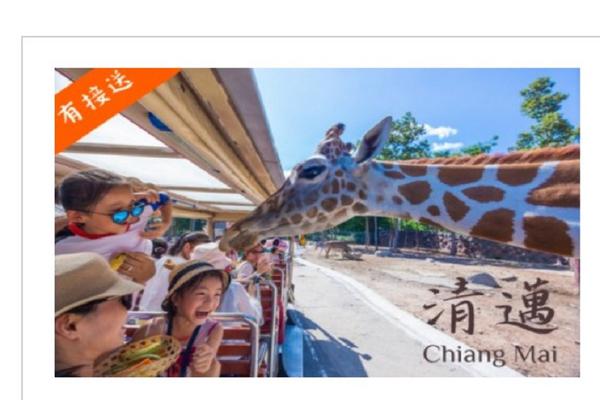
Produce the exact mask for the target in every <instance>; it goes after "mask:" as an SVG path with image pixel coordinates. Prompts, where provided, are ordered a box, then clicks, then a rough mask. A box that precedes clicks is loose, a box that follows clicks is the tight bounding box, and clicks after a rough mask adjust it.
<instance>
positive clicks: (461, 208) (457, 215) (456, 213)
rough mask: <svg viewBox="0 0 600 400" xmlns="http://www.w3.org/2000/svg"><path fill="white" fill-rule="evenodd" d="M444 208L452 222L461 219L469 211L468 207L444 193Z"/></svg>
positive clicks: (454, 197) (453, 196)
mask: <svg viewBox="0 0 600 400" xmlns="http://www.w3.org/2000/svg"><path fill="white" fill-rule="evenodd" d="M444 206H445V207H446V211H447V212H448V215H450V218H452V220H454V222H457V221H460V220H461V219H463V218H464V217H465V215H467V213H468V212H469V210H470V207H469V206H467V205H466V204H465V203H464V202H463V201H462V200H461V199H459V198H458V197H456V196H455V195H453V194H452V193H450V192H446V193H444Z"/></svg>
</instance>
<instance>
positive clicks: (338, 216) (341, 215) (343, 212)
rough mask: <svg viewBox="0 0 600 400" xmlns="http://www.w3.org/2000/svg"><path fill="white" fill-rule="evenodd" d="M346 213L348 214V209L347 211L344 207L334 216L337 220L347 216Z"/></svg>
mask: <svg viewBox="0 0 600 400" xmlns="http://www.w3.org/2000/svg"><path fill="white" fill-rule="evenodd" d="M346 214H348V211H347V210H346V209H345V208H342V209H341V210H339V211H338V212H336V213H335V214H334V215H333V218H334V219H335V220H338V219H340V218H343V217H345V216H346Z"/></svg>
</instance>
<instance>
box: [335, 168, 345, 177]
mask: <svg viewBox="0 0 600 400" xmlns="http://www.w3.org/2000/svg"><path fill="white" fill-rule="evenodd" d="M343 175H344V173H343V172H342V170H341V169H338V170H337V171H335V176H338V177H341V176H343Z"/></svg>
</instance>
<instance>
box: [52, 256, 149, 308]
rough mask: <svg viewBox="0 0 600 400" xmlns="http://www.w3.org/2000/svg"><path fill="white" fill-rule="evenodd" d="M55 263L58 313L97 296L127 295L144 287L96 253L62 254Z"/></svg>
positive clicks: (56, 258)
mask: <svg viewBox="0 0 600 400" xmlns="http://www.w3.org/2000/svg"><path fill="white" fill-rule="evenodd" d="M55 266H56V269H55V274H54V287H55V295H54V298H55V301H54V316H55V317H57V316H59V315H60V314H63V313H64V312H66V311H69V310H71V309H73V308H75V307H78V306H80V305H83V304H86V303H89V302H91V301H94V300H100V299H107V298H110V297H120V296H125V295H128V294H132V293H135V292H137V291H139V290H142V289H143V288H144V286H142V285H139V284H137V283H135V282H132V281H130V280H127V279H125V278H123V277H122V276H120V275H119V274H118V273H116V272H115V271H113V270H112V269H111V268H110V266H109V265H108V262H107V261H106V260H105V259H104V258H103V257H101V256H100V255H99V254H96V253H73V254H62V255H58V256H55Z"/></svg>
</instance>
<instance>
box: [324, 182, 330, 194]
mask: <svg viewBox="0 0 600 400" xmlns="http://www.w3.org/2000/svg"><path fill="white" fill-rule="evenodd" d="M323 193H329V182H327V183H325V184H324V185H323Z"/></svg>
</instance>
